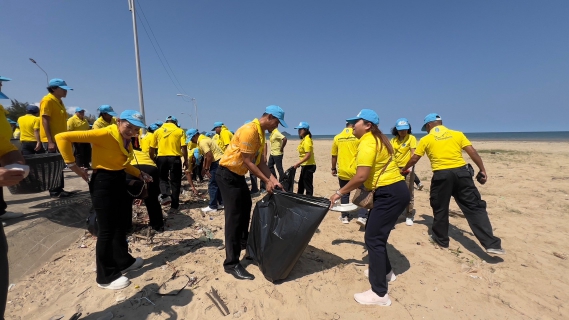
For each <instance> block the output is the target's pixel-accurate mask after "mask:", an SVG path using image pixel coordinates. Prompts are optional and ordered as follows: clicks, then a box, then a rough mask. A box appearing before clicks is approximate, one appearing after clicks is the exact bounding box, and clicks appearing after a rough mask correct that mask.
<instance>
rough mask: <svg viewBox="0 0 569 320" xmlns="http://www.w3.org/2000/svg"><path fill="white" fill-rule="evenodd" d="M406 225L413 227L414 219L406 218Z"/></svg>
mask: <svg viewBox="0 0 569 320" xmlns="http://www.w3.org/2000/svg"><path fill="white" fill-rule="evenodd" d="M405 224H406V225H408V226H412V225H413V218H406V219H405Z"/></svg>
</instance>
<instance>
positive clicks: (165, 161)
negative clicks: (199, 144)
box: [150, 116, 188, 214]
mask: <svg viewBox="0 0 569 320" xmlns="http://www.w3.org/2000/svg"><path fill="white" fill-rule="evenodd" d="M186 145H187V143H186V133H185V132H184V130H182V129H180V128H178V119H176V117H173V116H169V117H168V118H166V121H165V123H164V124H163V125H162V127H160V128H159V129H158V130H156V131H154V136H153V139H152V141H151V142H150V158H151V159H154V157H155V154H156V151H157V149H158V156H157V157H156V165H158V170H159V171H160V192H161V195H160V203H161V204H162V205H166V204H168V203H171V205H170V210H169V211H168V213H169V214H174V213H176V212H178V208H179V207H180V188H181V186H182V173H183V172H182V161H181V160H180V158H183V159H184V162H183V166H184V168H187V167H188V149H187V147H186Z"/></svg>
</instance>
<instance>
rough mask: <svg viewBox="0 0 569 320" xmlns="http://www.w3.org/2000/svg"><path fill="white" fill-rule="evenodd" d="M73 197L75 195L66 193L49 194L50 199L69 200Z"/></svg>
mask: <svg viewBox="0 0 569 320" xmlns="http://www.w3.org/2000/svg"><path fill="white" fill-rule="evenodd" d="M74 195H75V193H73V192H67V191H61V192H60V193H53V194H50V196H51V197H52V198H69V197H73V196H74Z"/></svg>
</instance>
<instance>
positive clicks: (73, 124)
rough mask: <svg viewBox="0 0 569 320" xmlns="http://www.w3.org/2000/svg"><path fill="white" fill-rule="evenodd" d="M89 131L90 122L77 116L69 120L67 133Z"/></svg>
mask: <svg viewBox="0 0 569 320" xmlns="http://www.w3.org/2000/svg"><path fill="white" fill-rule="evenodd" d="M85 130H89V122H87V120H86V119H85V118H83V120H81V119H80V118H79V117H78V116H77V115H76V114H74V115H73V116H72V117H71V118H69V119H67V131H85Z"/></svg>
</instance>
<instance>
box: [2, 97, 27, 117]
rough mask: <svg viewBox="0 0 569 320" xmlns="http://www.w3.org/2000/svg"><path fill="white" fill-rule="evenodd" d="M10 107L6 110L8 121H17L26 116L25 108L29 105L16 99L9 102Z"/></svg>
mask: <svg viewBox="0 0 569 320" xmlns="http://www.w3.org/2000/svg"><path fill="white" fill-rule="evenodd" d="M10 101H11V102H12V105H11V106H9V107H8V108H6V112H7V115H6V116H7V117H8V119H12V120H14V121H18V118H19V117H21V116H23V115H25V114H26V107H27V106H28V105H29V103H27V102H20V101H18V100H16V99H14V100H10Z"/></svg>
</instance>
